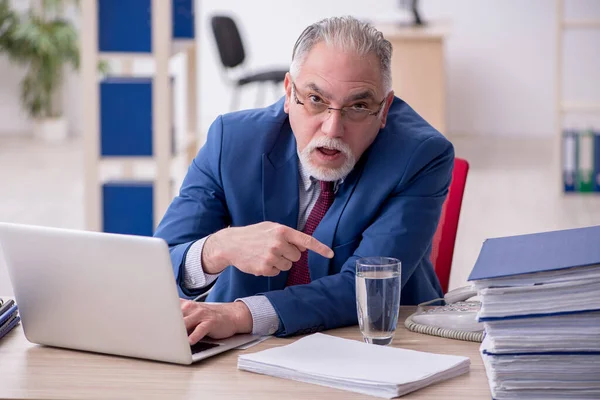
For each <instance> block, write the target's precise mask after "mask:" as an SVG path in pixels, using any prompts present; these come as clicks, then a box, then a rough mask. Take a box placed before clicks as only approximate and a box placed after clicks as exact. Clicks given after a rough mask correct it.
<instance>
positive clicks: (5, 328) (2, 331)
mask: <svg viewBox="0 0 600 400" xmlns="http://www.w3.org/2000/svg"><path fill="white" fill-rule="evenodd" d="M20 320H21V318H20V317H19V313H18V312H17V311H14V312H13V313H12V314H10V315H9V316H8V318H7V319H6V321H5V322H3V323H0V339H2V337H4V336H5V335H6V334H7V333H8V332H10V331H11V330H12V329H13V328H14V327H15V326H17V324H18V323H19V321H20Z"/></svg>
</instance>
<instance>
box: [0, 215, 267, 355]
mask: <svg viewBox="0 0 600 400" xmlns="http://www.w3.org/2000/svg"><path fill="white" fill-rule="evenodd" d="M0 249H1V250H2V252H3V254H4V258H5V260H6V264H7V266H8V273H9V277H10V280H11V282H12V287H13V290H14V295H15V299H16V302H17V304H18V306H19V313H20V315H21V323H22V325H23V331H24V333H25V336H26V337H27V339H28V340H29V341H30V342H32V343H37V344H42V345H47V346H54V347H62V348H67V349H76V350H84V351H90V352H96V353H104V354H113V355H118V356H126V357H135V358H143V359H149V360H156V361H163V362H169V363H176V364H191V363H193V362H195V361H199V360H203V359H205V358H207V357H210V356H213V355H215V354H219V353H222V352H224V351H227V350H230V349H233V348H236V347H239V346H243V345H245V344H249V343H251V342H253V341H257V340H259V339H260V337H259V336H253V335H250V334H247V335H236V336H233V337H231V338H229V339H225V340H210V339H208V338H207V339H206V340H202V341H200V342H199V343H198V344H197V345H194V346H191V347H190V345H189V342H188V336H187V331H186V328H185V324H184V321H183V316H182V313H181V308H180V301H179V295H178V291H177V287H176V284H175V278H174V275H173V270H172V268H171V258H170V256H169V249H168V246H167V244H166V242H165V241H164V240H162V239H158V238H152V237H143V236H131V235H120V234H110V233H100V232H88V231H77V230H67V229H59V228H48V227H41V226H31V225H19V224H8V223H1V222H0ZM1 255H2V254H1V253H0V257H1Z"/></svg>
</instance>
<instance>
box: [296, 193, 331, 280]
mask: <svg viewBox="0 0 600 400" xmlns="http://www.w3.org/2000/svg"><path fill="white" fill-rule="evenodd" d="M319 183H320V184H321V194H319V198H318V199H317V202H316V203H315V205H314V207H313V209H312V211H311V212H310V215H309V216H308V219H307V220H306V225H304V230H302V232H304V233H306V234H307V235H311V236H312V234H313V232H314V231H315V229H317V225H319V222H321V220H322V219H323V217H324V216H325V214H326V213H327V210H328V209H329V207H330V206H331V204H332V203H333V198H334V197H335V195H334V193H333V182H325V181H319ZM306 283H310V273H309V271H308V250H307V251H304V252H302V255H301V256H300V259H299V260H298V261H296V262H295V263H293V264H292V268H291V269H290V272H289V274H288V279H287V286H293V285H304V284H306Z"/></svg>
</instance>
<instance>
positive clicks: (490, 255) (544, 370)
mask: <svg viewBox="0 0 600 400" xmlns="http://www.w3.org/2000/svg"><path fill="white" fill-rule="evenodd" d="M599 244H600V226H595V227H588V228H580V229H570V230H562V231H553V232H544V233H537V234H531V235H521V236H512V237H504V238H497V239H489V240H487V241H486V242H485V243H484V244H483V247H482V249H481V252H480V254H479V258H478V259H477V262H476V264H475V267H474V268H473V271H472V272H471V275H470V277H469V280H470V281H473V285H474V287H475V288H476V289H477V291H478V295H479V296H480V298H481V303H482V305H481V309H480V311H479V313H478V319H479V321H481V322H483V323H484V327H485V338H484V340H483V343H482V344H481V357H482V358H483V362H484V365H485V368H486V373H487V376H488V380H489V384H490V389H491V392H492V396H493V398H494V399H496V400H501V399H550V398H577V399H599V398H600V379H599V377H600V245H599Z"/></svg>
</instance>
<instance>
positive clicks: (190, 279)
mask: <svg viewBox="0 0 600 400" xmlns="http://www.w3.org/2000/svg"><path fill="white" fill-rule="evenodd" d="M206 239H208V236H206V237H204V238H202V239H200V240H198V241H196V242H194V244H192V245H191V246H190V249H189V250H188V252H187V255H186V257H185V268H184V269H183V286H185V288H186V289H202V288H204V287H206V286H208V285H210V284H211V283H213V282H214V281H215V279H217V278H218V277H219V275H220V274H215V275H213V274H207V273H205V272H204V270H203V269H202V249H203V248H204V243H205V242H206Z"/></svg>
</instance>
